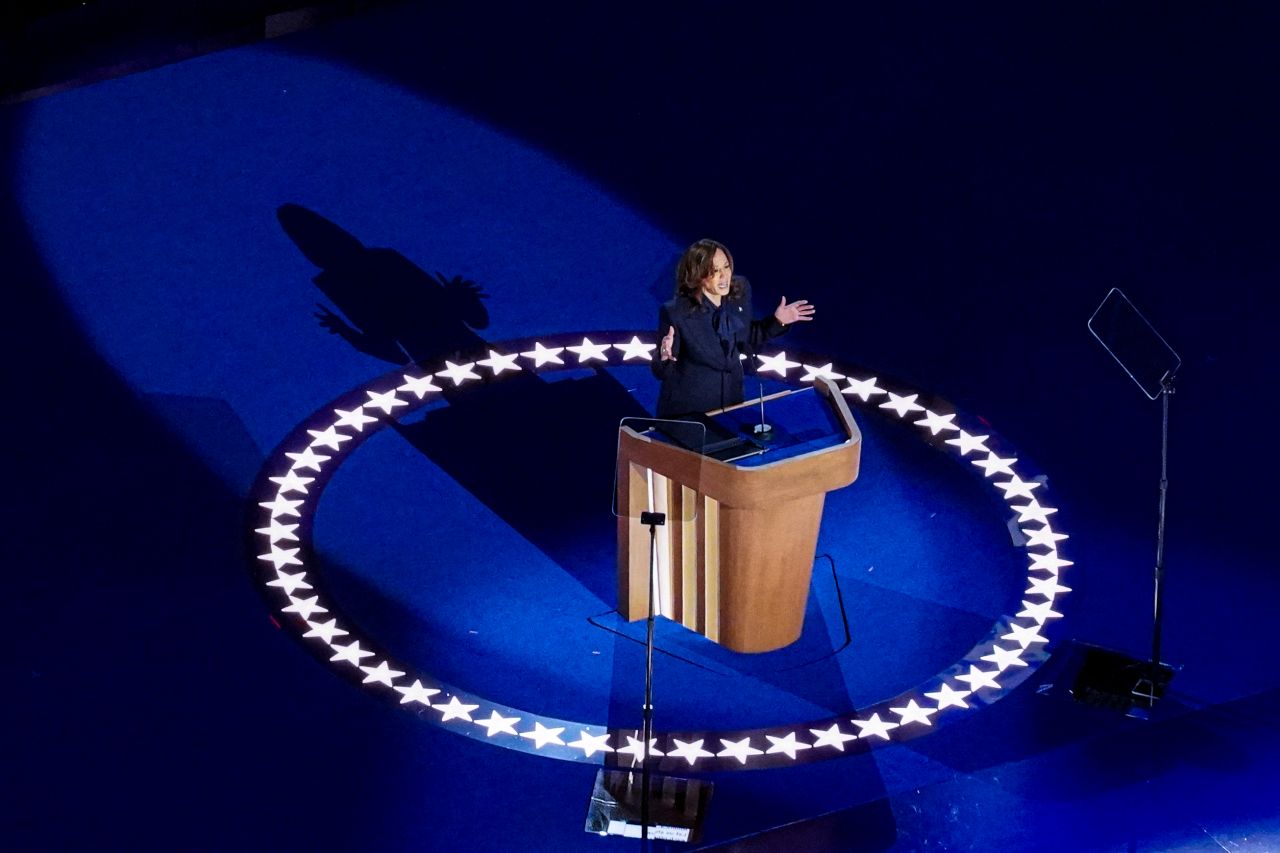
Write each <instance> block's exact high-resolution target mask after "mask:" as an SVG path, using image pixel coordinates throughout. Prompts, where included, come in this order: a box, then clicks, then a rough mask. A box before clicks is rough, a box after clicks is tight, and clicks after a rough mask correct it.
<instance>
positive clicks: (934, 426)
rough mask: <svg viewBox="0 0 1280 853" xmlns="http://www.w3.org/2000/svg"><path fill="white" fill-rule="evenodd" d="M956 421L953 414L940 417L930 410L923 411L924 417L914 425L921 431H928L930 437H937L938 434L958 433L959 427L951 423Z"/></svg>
mask: <svg viewBox="0 0 1280 853" xmlns="http://www.w3.org/2000/svg"><path fill="white" fill-rule="evenodd" d="M955 419H956V416H955V414H954V413H952V414H950V415H940V414H938V413H937V412H935V411H933V410H931V409H925V410H924V417H923V418H921V419H920V420H918V421H916V422H915V425H916V426H918V427H921V428H922V429H927V430H929V434H930V435H937V434H938V433H940V432H943V431H946V430H950V431H952V432H959V431H960V427H958V426H956V425H955V424H953V423H952V421H954V420H955Z"/></svg>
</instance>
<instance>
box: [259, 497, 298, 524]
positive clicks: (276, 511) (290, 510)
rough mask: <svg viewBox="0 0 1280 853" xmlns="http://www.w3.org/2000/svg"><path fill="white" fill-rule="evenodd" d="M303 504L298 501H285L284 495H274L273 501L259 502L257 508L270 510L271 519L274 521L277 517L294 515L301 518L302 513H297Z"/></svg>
mask: <svg viewBox="0 0 1280 853" xmlns="http://www.w3.org/2000/svg"><path fill="white" fill-rule="evenodd" d="M303 503H304V501H300V500H299V501H290V500H285V498H284V495H276V499H275V500H273V501H265V502H259V503H258V506H260V507H264V508H266V509H269V510H271V517H272V519H274V518H275V517H276V516H277V515H296V516H298V517H301V516H302V513H300V512H298V507H300V506H302V504H303Z"/></svg>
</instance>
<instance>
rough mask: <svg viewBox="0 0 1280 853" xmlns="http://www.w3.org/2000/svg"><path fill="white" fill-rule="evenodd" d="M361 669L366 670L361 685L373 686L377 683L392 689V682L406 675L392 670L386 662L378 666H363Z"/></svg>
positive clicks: (379, 662) (379, 663) (380, 662)
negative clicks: (372, 684)
mask: <svg viewBox="0 0 1280 853" xmlns="http://www.w3.org/2000/svg"><path fill="white" fill-rule="evenodd" d="M360 669H362V670H364V681H362V682H360V683H361V684H371V683H373V682H375V681H376V682H377V683H379V684H385V685H387V686H388V687H390V686H391V682H393V681H395V680H396V679H397V678H399V677H400V676H402V675H404V673H403V672H401V671H400V670H398V669H392V668H391V664H389V663H387V662H386V661H384V660H383V661H378V665H377V666H362V667H360Z"/></svg>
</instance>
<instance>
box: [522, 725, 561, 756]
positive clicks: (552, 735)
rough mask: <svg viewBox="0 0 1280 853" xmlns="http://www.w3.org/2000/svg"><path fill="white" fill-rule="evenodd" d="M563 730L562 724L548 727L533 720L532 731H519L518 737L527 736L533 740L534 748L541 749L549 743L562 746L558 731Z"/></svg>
mask: <svg viewBox="0 0 1280 853" xmlns="http://www.w3.org/2000/svg"><path fill="white" fill-rule="evenodd" d="M563 731H564V726H556V727H555V728H554V729H550V728H547V727H546V726H544V725H543V724H542V723H538V722H535V723H534V724H533V731H531V732H521V733H520V737H524V738H528V739H529V740H531V741H533V748H534V749H542V748H543V747H544V746H546V745H547V744H549V743H554V744H556V745H558V746H564V741H563V740H561V739H560V733H561V732H563Z"/></svg>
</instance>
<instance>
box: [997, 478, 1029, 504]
mask: <svg viewBox="0 0 1280 853" xmlns="http://www.w3.org/2000/svg"><path fill="white" fill-rule="evenodd" d="M995 485H996V488H997V489H1000V490H1001V491H1002V492H1004V499H1005V500H1009V499H1010V498H1030V497H1032V494H1031V490H1032V489H1038V488H1040V484H1039V483H1037V482H1036V481H1035V480H1024V479H1022V478H1021V477H1019V476H1018V475H1016V474H1015V475H1014V476H1013V479H1012V480H1010V481H1009V482H1007V483H996V484H995Z"/></svg>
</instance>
